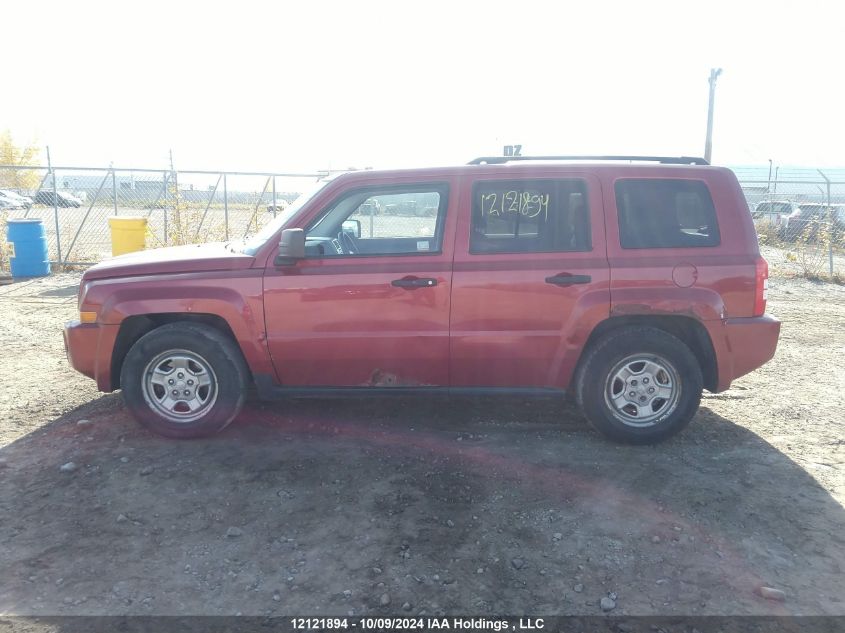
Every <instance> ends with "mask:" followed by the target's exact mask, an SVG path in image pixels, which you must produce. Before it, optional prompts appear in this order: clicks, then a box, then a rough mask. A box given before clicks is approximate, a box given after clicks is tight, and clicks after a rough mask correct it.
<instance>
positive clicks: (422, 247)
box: [306, 184, 448, 257]
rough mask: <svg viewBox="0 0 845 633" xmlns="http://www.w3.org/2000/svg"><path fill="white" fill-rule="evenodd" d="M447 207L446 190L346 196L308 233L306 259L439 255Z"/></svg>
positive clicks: (423, 187)
mask: <svg viewBox="0 0 845 633" xmlns="http://www.w3.org/2000/svg"><path fill="white" fill-rule="evenodd" d="M447 206H448V186H447V185H445V184H434V185H414V186H399V187H381V188H361V189H356V190H355V191H352V192H349V193H346V194H344V195H343V196H341V198H339V199H338V200H337V201H336V202H334V203H333V204H332V206H331V207H329V208H328V209H327V210H326V211H325V212H324V213H323V214H322V215H321V216H320V217H319V218H318V219H317V221H316V222H314V223H313V224H312V225H311V227H309V228H308V229H307V231H306V254H308V255H309V256H318V257H336V256H343V255H407V254H412V253H416V254H429V253H439V252H440V250H441V248H442V244H443V221H444V219H445V217H446V208H447Z"/></svg>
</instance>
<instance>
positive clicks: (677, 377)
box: [575, 327, 703, 444]
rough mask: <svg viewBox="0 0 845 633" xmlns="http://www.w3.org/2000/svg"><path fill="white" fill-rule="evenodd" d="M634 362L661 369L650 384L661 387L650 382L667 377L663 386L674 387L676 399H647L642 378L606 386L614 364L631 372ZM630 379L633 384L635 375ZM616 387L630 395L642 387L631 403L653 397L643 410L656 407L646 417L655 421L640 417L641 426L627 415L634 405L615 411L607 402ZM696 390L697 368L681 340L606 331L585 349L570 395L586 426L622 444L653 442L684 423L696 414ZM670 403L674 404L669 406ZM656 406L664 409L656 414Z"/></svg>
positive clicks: (656, 333) (645, 331)
mask: <svg viewBox="0 0 845 633" xmlns="http://www.w3.org/2000/svg"><path fill="white" fill-rule="evenodd" d="M630 359H634V360H633V361H632V360H630ZM636 359H650V360H653V361H655V363H656V365H655V366H658V367H659V366H663V367H664V369H665V371H664V373H662V374H659V372H658V378H657V379H655V378H654V376H652V383H651V385H655V386H657V387H658V388H659V387H660V386H661V385H656V384H655V383H656V382H658V381H660V380H664V381H665V380H667V379H668V380H669V382H667V383H666V384H674V385H675V387H676V388H677V389H678V393H677V395H676V396H672V397H671V398H666V399H663V398H660V397H658V396H648V394H647V393H645V391H646V390H647V389H652V390H653V388H652V386H651V385H649V386H648V387H646V386H645V385H643V384H641V383H642V382H643V381H642V379H640V380H639V381H638V382H639V383H640V384H638V385H637V386H629V385H628V383H625V382H622V381H621V379H619V378H618V377H617V378H615V379H614V380H613V381H612V382H611V377H612V376H618V374H617V372H618V371H619V368H620V366H626V367H634V368H636V367H637V366H638V365H639V362H638V361H637V360H636ZM626 363H629V364H628V365H626ZM630 378H631V379H632V380H634V379H636V378H637V375H631V376H630ZM646 382H648V380H647V379H646ZM620 386H623V389H622V390H623V391H625V392H627V393H630V394H631V395H635V394H639V393H640V392H633V391H631V392H628V391H627V390H628V389H629V388H630V389H638V390H639V389H642V390H643V392H642V394H641V395H636V397H635V398H634V400H636V399H638V398H640V397H645V398H649V397H651V398H653V400H651V401H649V402H648V403H647V405H643V406H644V407H645V406H648V407H649V408H650V409H652V408H655V407H656V409H654V412H653V413H651V415H655V416H657V417H656V418H655V419H654V420H651V421H648V420H647V416H646V417H644V418H642V419H643V420H644V421H643V422H638V421H637V420H634V419H632V418H631V415H632V414H631V413H628V412H630V411H637V410H638V409H639V407H638V406H637V404H633V405H626V407H627V409H626V408H625V407H622V408H621V410H619V409H618V408H616V407H614V406H613V404H611V402H610V400H611V399H612V397H613V395H612V394H613V393H614V389H616V390H618V389H619V387H620ZM702 388H703V378H702V375H701V367H700V365H699V363H698V360H697V359H696V357H695V355H694V354H693V353H692V351H691V350H690V349H689V347H687V346H686V345H685V344H684V343H683V341H681V340H680V339H678V338H677V337H675V336H673V335H672V334H669V333H668V332H666V331H663V330H659V329H657V328H652V327H626V328H621V329H619V330H615V331H613V332H611V333H609V334H608V335H607V336H605V337H604V338H602V339H601V340H600V341H599V342H598V343H597V344H595V345H593V346H592V347H591V348H590V349H589V350H588V351H587V353H586V356H585V357H584V359H583V361H582V364H581V366H580V368H579V371H578V376H577V377H576V383H575V397H576V401H577V402H578V405H579V406H580V407H581V410H582V411H583V413H584V415H585V416H586V418H587V420H588V421H589V422H590V424H591V425H592V426H593V427H594V428H595V429H596V430H598V431H599V432H600V433H602V434H603V435H605V436H606V437H608V438H610V439H612V440H615V441H617V442H624V443H627V444H654V443H657V442H661V441H663V440H665V439H667V438H669V437H671V436H672V435H674V434H675V433H677V432H678V431H680V430H681V429H683V428H684V427H685V426H686V425H687V424H689V423H690V421H691V420H692V418H693V417H694V416H695V413H696V411H698V406H699V404H700V402H701V390H702ZM670 391H671V392H672V393H674V391H672V390H670ZM617 397H619V396H617ZM621 398H622V401H623V402H625V401H627V398H626V395H625V393H622V394H621ZM672 403H674V405H673V406H670V405H672ZM661 407H665V411H661Z"/></svg>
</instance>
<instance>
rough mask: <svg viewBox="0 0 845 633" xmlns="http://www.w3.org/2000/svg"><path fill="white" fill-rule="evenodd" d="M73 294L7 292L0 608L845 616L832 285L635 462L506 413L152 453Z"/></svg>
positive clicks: (330, 406) (36, 286)
mask: <svg viewBox="0 0 845 633" xmlns="http://www.w3.org/2000/svg"><path fill="white" fill-rule="evenodd" d="M78 280H79V275H78V273H77V274H62V275H54V276H52V277H50V278H48V279H44V280H40V281H31V282H22V283H16V284H12V285H8V286H0V354H2V357H0V447H2V448H0V570H2V573H1V574H0V614H6V615H9V614H17V615H48V614H59V615H63V614H91V615H97V614H112V615H123V614H143V615H151V614H186V615H187V614H210V615H216V614H236V613H242V614H244V615H247V614H252V615H264V614H271V615H272V614H276V615H281V614H338V615H346V614H355V615H359V614H380V613H385V614H387V613H392V614H397V613H400V614H401V613H407V614H427V615H435V614H456V613H473V614H479V615H481V614H511V615H520V614H529V615H537V614H546V615H552V614H579V615H580V614H583V615H590V614H599V613H601V612H602V611H601V606H600V601H601V599H602V598H607V597H610V598H612V600H613V602H614V603H615V607H614V608H613V609H612V611H611V612H612V613H613V614H614V615H621V614H632V615H633V614H639V615H647V614H661V615H675V614H677V615H694V614H728V615H733V614H803V615H815V614H845V574H844V573H843V572H845V547H843V546H845V530H843V525H845V512H843V507H842V502H843V498H845V487H843V468H845V449H843V444H845V433H843V412H845V288H843V287H841V286H834V285H824V284H815V283H810V282H806V281H797V280H786V279H778V278H776V279H773V280H772V281H771V290H770V302H769V306H770V308H769V309H770V311H771V312H772V313H774V314H775V315H777V316H779V317H780V318H782V319H783V321H784V324H783V331H782V336H781V343H780V347H779V349H778V353H777V356H776V357H775V359H774V360H773V361H772V362H771V363H769V364H768V365H766V366H765V367H764V368H762V369H760V370H759V371H757V372H755V373H753V374H751V375H749V376H747V377H745V378H742V379H741V380H739V381H738V382H737V383H735V386H734V388H733V389H732V390H731V391H729V392H727V393H724V394H720V395H706V396H705V398H704V401H703V404H702V408H701V411H700V413H699V414H698V416H697V418H696V420H695V421H694V422H693V424H692V425H691V426H690V428H689V429H687V430H686V431H685V432H684V433H683V434H681V435H680V436H678V437H677V438H675V439H673V440H671V441H669V442H667V443H664V444H662V445H659V446H654V447H628V446H618V445H614V444H610V443H608V442H606V441H605V440H603V439H601V438H600V437H599V436H598V435H596V434H595V433H594V432H593V431H591V430H590V429H589V428H588V426H587V425H586V423H585V422H584V420H583V419H582V418H581V417H580V415H579V414H578V413H577V411H575V410H574V409H572V408H571V407H568V406H564V405H561V404H560V403H558V402H556V401H551V400H549V401H538V400H534V401H530V400H521V399H517V400H514V399H486V400H469V399H447V398H437V399H424V398H413V399H405V398H403V399H389V400H372V401H353V400H348V401H347V400H340V401H330V402H319V401H301V402H287V403H275V404H269V405H264V404H261V403H257V402H253V403H251V404H249V406H248V407H247V408H246V410H245V411H244V413H243V414H242V415H241V416H240V418H239V419H238V421H236V423H235V424H233V425H232V426H231V427H230V428H229V429H228V430H227V431H226V432H224V433H223V434H221V435H220V436H217V437H215V438H212V439H208V440H203V441H192V442H178V441H172V440H166V439H162V438H159V437H155V436H153V435H151V434H149V433H148V432H146V431H145V430H143V429H142V428H140V427H139V426H138V425H137V424H136V423H135V422H134V421H133V420H132V419H131V418H130V417H129V415H128V414H127V412H126V410H125V409H124V408H123V406H122V403H121V398H120V394H111V395H103V394H100V393H98V392H96V391H95V388H94V385H93V383H92V381H90V380H88V379H87V378H84V377H82V376H81V375H78V374H76V373H75V372H73V371H72V370H71V369H70V368H69V367H68V365H67V362H66V360H65V357H64V351H63V347H62V341H61V334H60V328H61V325H62V322H63V321H64V320H66V319H69V318H72V317H73V315H74V312H75V308H76V306H75V294H76V285H77V283H78ZM82 420H87V421H89V422H87V423H86V422H83V423H80V421H82ZM69 462H73V464H75V466H76V468H75V469H70V468H68V469H66V470H70V472H64V471H63V470H62V469H61V467H62V466H63V465H65V464H68V463H69ZM761 585H763V586H767V587H772V588H775V589H780V590H782V591H783V592H784V593H785V601H784V602H779V601H773V600H767V599H764V598H761V597H759V596H758V595H757V593H755V591H756V590H757V588H758V587H759V586H761Z"/></svg>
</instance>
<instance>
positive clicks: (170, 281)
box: [81, 270, 272, 373]
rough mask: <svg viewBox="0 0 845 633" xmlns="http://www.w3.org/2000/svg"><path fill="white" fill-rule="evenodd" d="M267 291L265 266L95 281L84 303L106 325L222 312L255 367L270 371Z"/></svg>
mask: <svg viewBox="0 0 845 633" xmlns="http://www.w3.org/2000/svg"><path fill="white" fill-rule="evenodd" d="M262 290H263V282H262V277H261V271H260V270H257V271H256V270H247V271H228V272H227V273H224V274H221V273H213V274H212V273H206V274H181V275H168V276H166V277H165V276H155V277H135V278H123V279H111V280H96V281H92V282H90V284H88V287H87V289H86V292H85V296H84V297H83V298H82V303H83V305H82V306H81V307H82V308H83V309H85V308H86V307H87V306H91V307H95V309H97V312H98V321H99V322H100V323H102V324H104V325H120V324H122V323H123V322H124V321H125V320H126V319H127V318H129V317H133V316H155V315H157V314H185V315H206V314H207V315H213V316H216V317H220V318H222V319H223V320H224V321H226V323H227V324H228V325H229V328H230V329H231V330H232V333H233V334H234V336H235V339H236V341H237V343H238V345H239V346H240V348H241V351H242V352H243V355H244V358H245V360H246V362H247V364H248V365H249V368H250V370H251V371H252V372H253V373H269V372H272V364H271V362H270V356H269V352H268V350H267V346H266V335H265V329H264V303H263V296H262Z"/></svg>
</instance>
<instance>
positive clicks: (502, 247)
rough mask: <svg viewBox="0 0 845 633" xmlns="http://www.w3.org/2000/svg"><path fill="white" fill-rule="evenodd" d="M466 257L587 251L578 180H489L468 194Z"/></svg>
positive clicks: (583, 188)
mask: <svg viewBox="0 0 845 633" xmlns="http://www.w3.org/2000/svg"><path fill="white" fill-rule="evenodd" d="M472 196H473V197H472V236H471V238H470V252H471V253H547V252H557V251H588V250H590V248H591V245H590V213H589V206H588V201H587V185H586V183H585V182H584V181H583V180H577V179H565V180H564V179H561V180H506V181H505V180H490V181H481V182H477V183H475V186H474V187H473V193H472Z"/></svg>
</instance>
